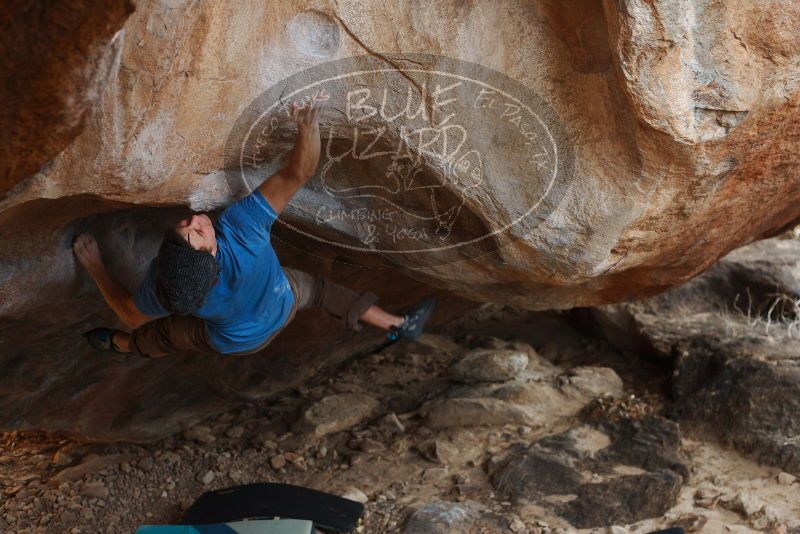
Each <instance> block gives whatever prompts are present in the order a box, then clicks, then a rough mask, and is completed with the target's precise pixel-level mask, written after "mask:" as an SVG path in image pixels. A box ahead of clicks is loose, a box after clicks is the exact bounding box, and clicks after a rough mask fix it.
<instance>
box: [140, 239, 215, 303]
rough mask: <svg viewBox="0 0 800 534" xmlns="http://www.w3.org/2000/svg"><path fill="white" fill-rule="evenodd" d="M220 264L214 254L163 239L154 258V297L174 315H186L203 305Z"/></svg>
mask: <svg viewBox="0 0 800 534" xmlns="http://www.w3.org/2000/svg"><path fill="white" fill-rule="evenodd" d="M219 271H220V267H219V263H217V260H216V259H215V258H214V256H213V255H212V254H211V253H210V252H208V251H205V250H195V249H193V248H190V247H184V246H180V245H176V244H174V243H170V242H168V241H164V242H163V243H161V248H160V249H159V251H158V259H157V260H156V272H155V285H156V297H158V300H159V302H160V303H161V305H162V306H164V308H165V309H166V310H167V311H168V312H170V313H172V314H175V315H188V314H190V313H192V312H193V311H195V310H197V309H198V308H200V307H202V306H203V303H204V302H205V300H206V297H207V296H208V293H209V292H210V291H211V288H212V287H213V286H214V282H216V280H217V275H218V274H219Z"/></svg>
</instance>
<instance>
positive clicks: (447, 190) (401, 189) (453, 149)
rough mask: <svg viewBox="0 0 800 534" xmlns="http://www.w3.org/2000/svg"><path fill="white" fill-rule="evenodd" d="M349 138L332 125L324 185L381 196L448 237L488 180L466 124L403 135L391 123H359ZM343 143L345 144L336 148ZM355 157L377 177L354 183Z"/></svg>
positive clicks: (339, 193)
mask: <svg viewBox="0 0 800 534" xmlns="http://www.w3.org/2000/svg"><path fill="white" fill-rule="evenodd" d="M392 137H394V139H392ZM349 138H350V136H349V135H346V136H345V135H337V134H336V133H335V132H334V129H331V130H330V132H329V134H328V140H327V146H326V157H327V159H326V161H325V163H324V165H323V168H322V171H321V173H320V180H321V183H322V187H323V189H324V190H325V191H326V192H327V193H328V194H329V195H331V196H333V197H337V198H348V199H355V198H362V199H365V198H374V199H379V200H380V201H382V202H385V203H388V204H389V205H391V206H392V207H394V208H395V209H396V210H398V212H400V213H402V214H403V215H404V218H405V220H406V221H407V222H409V223H410V222H411V221H415V222H417V223H422V224H425V225H426V226H428V225H431V226H432V227H433V228H434V230H433V233H434V234H435V235H436V236H437V237H438V238H439V239H440V240H441V241H446V240H447V238H448V237H449V236H450V233H451V232H452V231H453V227H454V225H455V223H456V220H457V219H458V215H459V213H460V212H461V209H462V207H463V206H464V204H465V194H466V193H467V192H468V191H469V190H470V189H474V188H476V187H480V186H481V184H482V183H483V162H482V158H481V154H480V152H479V151H478V150H476V149H472V150H467V131H466V129H465V128H464V127H463V126H461V125H459V124H447V125H444V126H439V127H423V128H416V129H411V128H408V127H407V126H401V127H400V132H399V135H397V134H394V136H391V135H387V128H386V127H376V128H371V129H363V128H360V127H357V126H355V127H353V129H352V142H350V140H349ZM343 143H344V144H345V148H346V149H345V150H344V151H343V152H341V151H339V152H338V153H336V152H337V151H338V150H340V149H341V146H342V144H343ZM337 149H338V150H337ZM356 161H357V162H361V165H362V166H363V165H366V166H367V168H368V169H369V173H370V176H372V177H374V181H373V182H371V183H363V181H361V182H359V183H353V179H352V178H350V175H351V174H352V173H350V172H348V169H347V168H348V167H349V166H350V164H352V163H354V162H356ZM359 174H360V175H361V176H363V173H359Z"/></svg>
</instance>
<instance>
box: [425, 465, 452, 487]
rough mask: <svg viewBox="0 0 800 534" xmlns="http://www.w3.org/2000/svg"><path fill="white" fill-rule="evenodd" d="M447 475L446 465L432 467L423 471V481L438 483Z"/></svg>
mask: <svg viewBox="0 0 800 534" xmlns="http://www.w3.org/2000/svg"><path fill="white" fill-rule="evenodd" d="M446 476H447V468H446V467H432V468H430V469H425V470H424V471H423V472H422V481H423V482H425V483H427V484H436V483H437V482H440V481H441V480H442V479H443V478H445V477H446Z"/></svg>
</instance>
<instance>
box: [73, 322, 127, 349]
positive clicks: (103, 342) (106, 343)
mask: <svg viewBox="0 0 800 534" xmlns="http://www.w3.org/2000/svg"><path fill="white" fill-rule="evenodd" d="M116 332H118V330H114V329H112V328H102V327H101V328H93V329H91V330H89V331H88V332H84V334H83V337H85V338H86V341H88V342H89V345H91V346H92V348H94V349H97V350H99V351H102V352H114V353H116V354H133V353H132V352H123V351H121V350H120V349H119V347H117V345H116V344H115V343H114V334H115V333H116Z"/></svg>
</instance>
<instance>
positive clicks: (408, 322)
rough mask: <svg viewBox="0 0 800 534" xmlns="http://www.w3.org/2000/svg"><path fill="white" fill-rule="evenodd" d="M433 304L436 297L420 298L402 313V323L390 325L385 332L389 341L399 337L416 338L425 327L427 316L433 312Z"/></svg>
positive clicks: (434, 304) (412, 339)
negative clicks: (414, 304)
mask: <svg viewBox="0 0 800 534" xmlns="http://www.w3.org/2000/svg"><path fill="white" fill-rule="evenodd" d="M435 306H436V299H434V298H433V297H426V298H424V299H422V300H421V301H420V302H419V303H418V304H417V305H416V306H414V307H413V308H411V309H410V310H408V312H406V314H405V315H403V324H401V325H400V326H393V327H391V328H390V329H389V331H388V332H387V333H386V337H388V338H389V340H390V341H397V340H398V339H400V338H401V337H402V338H405V339H410V340H411V341H414V340H416V339H417V338H418V337H419V336H420V334H422V329H423V328H424V327H425V323H426V322H428V318H429V317H430V316H431V313H433V308H434V307H435Z"/></svg>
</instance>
